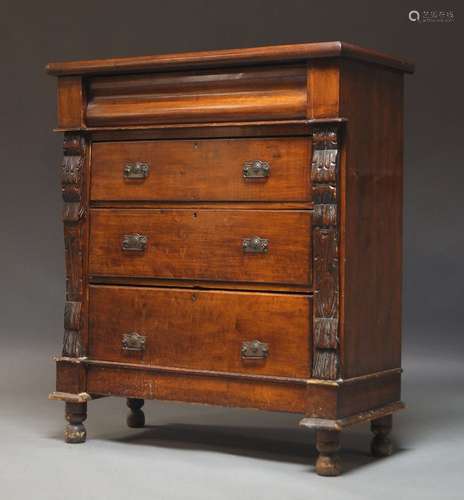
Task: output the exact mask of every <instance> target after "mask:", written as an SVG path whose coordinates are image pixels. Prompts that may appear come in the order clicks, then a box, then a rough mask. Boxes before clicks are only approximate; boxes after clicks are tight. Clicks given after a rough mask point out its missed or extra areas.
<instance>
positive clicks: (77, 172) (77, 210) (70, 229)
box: [61, 133, 86, 357]
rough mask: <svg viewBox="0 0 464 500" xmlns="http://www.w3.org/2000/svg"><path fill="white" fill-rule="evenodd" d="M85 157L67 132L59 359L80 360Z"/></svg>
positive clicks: (80, 140)
mask: <svg viewBox="0 0 464 500" xmlns="http://www.w3.org/2000/svg"><path fill="white" fill-rule="evenodd" d="M85 155H86V141H85V138H84V137H83V136H82V135H79V134H72V133H67V134H65V137H64V144H63V162H62V164H61V186H62V195H63V201H64V207H63V221H64V246H65V259H66V302H65V311H64V338H63V350H62V354H63V356H67V357H81V356H83V355H84V349H83V345H82V339H81V330H82V321H81V318H82V314H83V313H82V310H83V308H84V305H85V300H84V283H83V280H84V253H85V248H86V243H85V231H84V228H85V221H84V215H85V206H86V194H85Z"/></svg>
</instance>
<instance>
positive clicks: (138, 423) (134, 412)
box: [127, 398, 145, 428]
mask: <svg viewBox="0 0 464 500" xmlns="http://www.w3.org/2000/svg"><path fill="white" fill-rule="evenodd" d="M143 404H144V400H143V399H137V398H128V399H127V406H128V407H129V409H130V410H129V414H128V415H127V425H128V426H129V427H135V428H137V427H143V426H144V425H145V414H144V413H143V410H141V408H142V406H143Z"/></svg>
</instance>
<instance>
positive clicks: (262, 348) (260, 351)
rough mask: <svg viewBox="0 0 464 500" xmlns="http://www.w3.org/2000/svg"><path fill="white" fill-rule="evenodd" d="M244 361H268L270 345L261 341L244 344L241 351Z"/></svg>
mask: <svg viewBox="0 0 464 500" xmlns="http://www.w3.org/2000/svg"><path fill="white" fill-rule="evenodd" d="M240 354H241V357H242V359H266V358H267V355H268V354H269V345H268V344H266V342H261V341H259V340H251V341H246V342H243V343H242V347H241V349H240Z"/></svg>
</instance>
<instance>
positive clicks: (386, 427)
mask: <svg viewBox="0 0 464 500" xmlns="http://www.w3.org/2000/svg"><path fill="white" fill-rule="evenodd" d="M391 429H392V415H387V416H386V417H382V418H379V419H377V420H372V422H371V430H372V432H373V434H374V437H373V438H372V442H371V454H372V456H374V457H377V458H381V457H388V456H390V455H391V454H392V453H393V443H392V441H391V439H390V437H389V434H390V432H391Z"/></svg>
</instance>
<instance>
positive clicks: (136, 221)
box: [89, 209, 311, 285]
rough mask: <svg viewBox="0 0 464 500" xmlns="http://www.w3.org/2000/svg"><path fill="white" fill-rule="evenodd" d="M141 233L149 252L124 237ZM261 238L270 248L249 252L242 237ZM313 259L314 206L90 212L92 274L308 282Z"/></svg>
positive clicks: (90, 262) (290, 282)
mask: <svg viewBox="0 0 464 500" xmlns="http://www.w3.org/2000/svg"><path fill="white" fill-rule="evenodd" d="M137 233H138V234H141V235H144V236H145V237H146V238H147V243H146V248H145V250H144V251H140V252H137V251H124V250H123V249H122V246H121V245H122V240H123V237H124V235H128V234H137ZM254 236H258V237H260V238H263V239H267V240H268V250H267V252H265V253H249V252H244V249H243V240H244V239H247V238H253V237H254ZM310 262H311V212H309V211H296V210H295V211H280V212H279V211H274V210H227V209H224V210H190V209H183V210H182V209H178V210H176V209H165V210H155V209H153V210H138V209H130V210H117V209H93V210H92V211H91V238H90V257H89V272H90V274H92V275H107V276H139V277H157V278H170V279H176V278H177V279H205V280H217V281H229V280H230V281H243V282H260V283H289V284H294V285H305V284H308V283H310V282H311V266H310Z"/></svg>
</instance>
